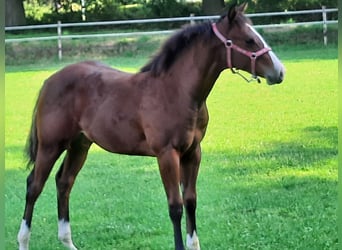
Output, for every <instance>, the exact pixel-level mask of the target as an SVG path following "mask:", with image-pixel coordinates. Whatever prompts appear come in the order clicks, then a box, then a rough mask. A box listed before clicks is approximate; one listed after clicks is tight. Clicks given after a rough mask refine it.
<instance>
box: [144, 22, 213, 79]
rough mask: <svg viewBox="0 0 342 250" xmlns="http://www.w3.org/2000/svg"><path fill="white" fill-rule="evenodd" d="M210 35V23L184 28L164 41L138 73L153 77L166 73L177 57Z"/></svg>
mask: <svg viewBox="0 0 342 250" xmlns="http://www.w3.org/2000/svg"><path fill="white" fill-rule="evenodd" d="M212 35H213V32H212V29H211V23H210V22H205V23H201V24H196V25H190V26H187V27H185V28H184V29H182V30H180V31H178V32H177V33H176V34H174V35H173V36H171V37H170V38H169V39H168V40H166V42H165V43H164V44H163V46H162V47H161V49H160V50H159V52H158V53H157V54H156V55H155V56H154V57H153V58H152V59H151V60H150V61H149V62H148V63H147V64H146V65H145V66H143V67H142V68H141V69H140V72H148V71H149V72H151V73H152V75H154V76H158V75H160V74H161V73H162V72H165V71H167V70H168V69H169V68H170V67H171V65H173V63H174V62H175V61H176V60H177V58H178V57H179V55H180V54H182V52H183V51H184V50H185V49H187V48H189V47H190V46H191V45H193V44H194V42H195V41H197V40H198V38H200V37H202V38H203V39H206V38H209V37H210V36H212Z"/></svg>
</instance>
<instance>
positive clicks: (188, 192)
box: [181, 146, 201, 250]
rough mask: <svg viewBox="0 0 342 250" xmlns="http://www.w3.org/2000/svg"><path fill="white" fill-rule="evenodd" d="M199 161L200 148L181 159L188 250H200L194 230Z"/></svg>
mask: <svg viewBox="0 0 342 250" xmlns="http://www.w3.org/2000/svg"><path fill="white" fill-rule="evenodd" d="M200 160H201V149H200V146H198V147H197V148H196V149H195V150H194V151H192V152H190V153H189V154H187V155H185V156H184V157H183V158H182V159H181V183H182V192H183V200H184V206H185V210H186V231H187V237H186V246H187V248H188V249H189V250H200V244H199V239H198V237H197V229H196V203H197V201H196V200H197V196H196V180H197V175H198V169H199V164H200Z"/></svg>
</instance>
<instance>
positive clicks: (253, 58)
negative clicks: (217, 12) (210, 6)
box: [212, 23, 272, 83]
mask: <svg viewBox="0 0 342 250" xmlns="http://www.w3.org/2000/svg"><path fill="white" fill-rule="evenodd" d="M212 28H213V31H214V33H215V35H216V36H217V38H218V39H220V40H221V41H222V42H223V43H224V46H225V47H226V48H227V66H228V68H230V70H231V71H232V72H233V73H234V74H238V75H240V76H241V77H242V78H243V79H245V80H246V81H247V82H251V81H254V80H257V81H258V83H260V79H259V78H258V76H257V75H256V73H255V61H256V59H257V58H258V57H259V56H261V55H263V54H265V53H267V52H269V51H270V50H272V49H271V48H270V47H265V48H262V49H260V50H258V51H257V52H251V51H248V50H245V49H243V48H240V47H239V46H237V45H235V44H234V43H233V41H232V40H230V39H226V38H225V37H224V36H223V35H222V34H221V33H220V32H219V31H218V29H217V27H216V23H212ZM232 49H234V50H236V51H238V52H239V53H241V54H243V55H245V56H247V57H249V58H250V59H251V72H252V78H251V79H249V80H248V79H247V78H246V77H245V76H243V75H242V74H240V72H239V71H238V70H237V69H235V68H234V67H233V64H232V53H231V51H232Z"/></svg>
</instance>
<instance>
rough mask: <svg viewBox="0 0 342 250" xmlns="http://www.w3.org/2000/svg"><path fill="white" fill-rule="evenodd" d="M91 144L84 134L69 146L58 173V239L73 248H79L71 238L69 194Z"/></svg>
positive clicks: (73, 249) (72, 249) (75, 249)
mask: <svg viewBox="0 0 342 250" xmlns="http://www.w3.org/2000/svg"><path fill="white" fill-rule="evenodd" d="M90 145H91V142H89V141H88V140H87V139H86V138H85V137H84V136H83V135H80V136H79V137H78V138H77V139H75V140H74V141H73V142H72V143H71V144H70V147H69V148H68V151H67V154H66V156H65V159H64V161H63V163H62V165H61V167H60V169H59V171H58V172H57V175H56V187H57V202H58V239H59V240H60V241H61V242H62V243H63V245H65V246H66V247H67V248H69V249H71V250H77V248H76V247H75V245H74V244H73V242H72V239H71V227H70V218H69V196H70V192H71V189H72V186H73V184H74V182H75V179H76V176H77V174H78V173H79V171H80V170H81V168H82V166H83V164H84V161H85V160H86V157H87V153H88V149H89V147H90Z"/></svg>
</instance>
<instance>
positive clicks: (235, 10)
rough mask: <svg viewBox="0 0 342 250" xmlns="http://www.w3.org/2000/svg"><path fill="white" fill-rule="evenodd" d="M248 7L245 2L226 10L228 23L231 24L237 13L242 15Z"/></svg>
mask: <svg viewBox="0 0 342 250" xmlns="http://www.w3.org/2000/svg"><path fill="white" fill-rule="evenodd" d="M247 7H248V3H247V2H245V3H243V4H240V5H238V6H237V5H236V4H234V5H233V6H232V7H230V8H229V10H228V20H229V22H232V21H233V20H234V18H235V16H236V14H237V13H238V12H241V13H244V12H245V11H246V9H247Z"/></svg>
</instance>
